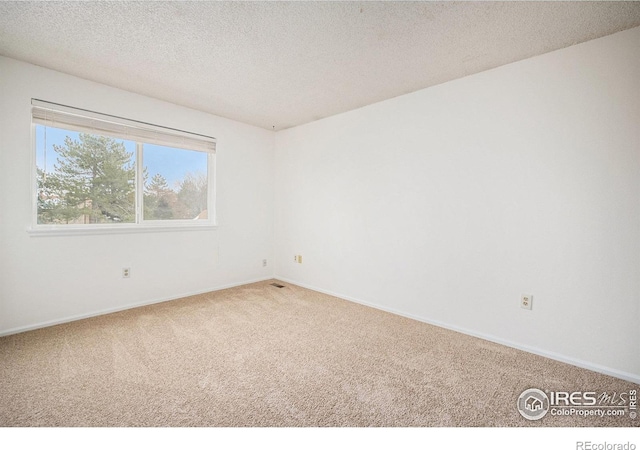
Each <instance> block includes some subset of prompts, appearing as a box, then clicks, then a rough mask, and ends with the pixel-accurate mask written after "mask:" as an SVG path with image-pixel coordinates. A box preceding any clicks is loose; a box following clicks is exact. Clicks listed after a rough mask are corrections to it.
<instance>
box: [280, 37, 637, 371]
mask: <svg viewBox="0 0 640 450" xmlns="http://www.w3.org/2000/svg"><path fill="white" fill-rule="evenodd" d="M425 70H428V68H425ZM275 180H276V184H275V198H276V208H275V221H276V222H275V223H276V227H275V230H276V239H275V246H276V276H277V277H278V278H280V279H284V280H288V281H291V282H294V283H298V284H301V285H303V286H307V287H312V288H315V289H318V290H321V291H325V292H330V293H334V294H337V295H339V296H341V297H343V298H348V299H352V300H356V301H360V302H364V303H368V304H371V305H375V306H378V307H380V308H383V309H387V310H392V311H396V312H399V313H401V314H405V315H408V316H412V317H416V318H420V319H422V320H425V321H429V322H432V323H438V324H442V325H444V326H447V327H450V328H453V329H458V330H464V331H466V332H468V333H471V334H475V335H478V336H483V337H486V338H489V339H492V340H494V341H498V342H503V343H507V344H509V345H513V346H516V347H519V348H524V349H528V350H531V351H534V352H537V353H540V354H545V355H548V356H552V357H554V358H557V359H560V360H564V361H569V362H572V363H575V364H577V365H581V366H583V367H589V368H592V369H596V370H599V371H602V372H605V373H610V374H614V375H616V376H619V377H622V378H627V379H630V380H635V381H637V382H640V346H639V343H640V333H639V329H640V28H635V29H632V30H628V31H625V32H621V33H618V34H615V35H612V36H609V37H605V38H602V39H598V40H594V41H590V42H587V43H584V44H580V45H576V46H573V47H570V48H567V49H564V50H560V51H556V52H553V53H549V54H546V55H542V56H539V57H535V58H532V59H528V60H525V61H521V62H518V63H515V64H510V65H507V66H503V67H500V68H497V69H494V70H490V71H487V72H483V73H480V74H477V75H473V76H469V77H466V78H463V79H459V80H456V81H452V82H449V83H445V84H442V85H439V86H435V87H432V88H429V89H425V90H422V91H419V92H416V93H413V94H409V95H405V96H402V97H398V98H395V99H392V100H388V101H385V102H381V103H378V104H375V105H371V106H368V107H365V108H362V109H359V110H356V111H352V112H348V113H345V114H341V115H338V116H334V117H331V118H328V119H324V120H321V121H317V122H314V123H311V124H307V125H304V126H300V127H296V128H293V129H289V130H285V131H282V132H279V133H277V135H276V164H275ZM294 254H302V255H303V264H296V263H294V262H293V255H294ZM521 293H531V294H533V296H534V301H533V310H532V311H527V310H524V309H521V308H520V305H519V297H520V294H521Z"/></svg>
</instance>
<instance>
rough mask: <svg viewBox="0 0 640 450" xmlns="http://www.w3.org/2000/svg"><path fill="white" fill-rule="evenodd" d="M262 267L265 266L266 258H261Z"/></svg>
mask: <svg viewBox="0 0 640 450" xmlns="http://www.w3.org/2000/svg"><path fill="white" fill-rule="evenodd" d="M262 267H267V260H266V259H263V260H262Z"/></svg>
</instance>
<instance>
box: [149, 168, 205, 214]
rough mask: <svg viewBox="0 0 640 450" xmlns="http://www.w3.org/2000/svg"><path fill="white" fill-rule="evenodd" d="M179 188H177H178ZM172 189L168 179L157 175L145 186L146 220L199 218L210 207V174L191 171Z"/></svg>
mask: <svg viewBox="0 0 640 450" xmlns="http://www.w3.org/2000/svg"><path fill="white" fill-rule="evenodd" d="M176 190H177V191H176ZM176 190H174V189H171V188H170V187H169V185H168V183H167V180H166V179H165V178H164V177H163V176H162V175H160V174H155V175H154V176H153V177H152V178H151V181H150V182H149V183H147V184H146V185H145V192H144V218H145V219H146V220H168V219H188V220H191V219H195V218H197V217H199V216H201V213H202V212H203V211H205V210H206V209H207V176H206V175H205V174H202V173H197V174H191V173H187V174H186V175H185V177H184V178H183V179H182V180H181V181H179V182H178V183H177V184H176Z"/></svg>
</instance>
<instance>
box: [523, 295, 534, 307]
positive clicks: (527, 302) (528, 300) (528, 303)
mask: <svg viewBox="0 0 640 450" xmlns="http://www.w3.org/2000/svg"><path fill="white" fill-rule="evenodd" d="M520 307H521V308H524V309H531V308H532V307H533V295H531V294H522V295H520Z"/></svg>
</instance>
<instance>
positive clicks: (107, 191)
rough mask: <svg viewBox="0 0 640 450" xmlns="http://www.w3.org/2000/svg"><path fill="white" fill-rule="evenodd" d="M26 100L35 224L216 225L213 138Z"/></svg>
mask: <svg viewBox="0 0 640 450" xmlns="http://www.w3.org/2000/svg"><path fill="white" fill-rule="evenodd" d="M32 105H33V107H32V113H33V114H32V118H33V127H34V133H35V139H34V144H35V185H36V189H35V191H36V195H35V197H36V198H35V207H34V216H35V224H36V228H38V227H40V228H47V227H49V228H52V227H55V228H60V227H65V228H83V229H86V228H87V227H94V228H96V227H103V228H110V227H118V226H126V225H128V226H130V227H135V226H139V225H149V226H158V225H160V226H167V225H169V226H171V225H180V226H184V225H193V226H199V225H202V224H210V225H211V224H213V223H214V217H215V215H214V198H213V197H214V189H213V182H214V180H213V174H214V158H215V139H214V138H211V137H208V136H202V135H198V134H193V133H187V132H184V131H180V130H175V129H169V128H164V127H160V126H157V125H151V124H147V123H143V122H136V121H132V120H128V119H124V118H120V117H114V116H109V115H104V114H99V113H96V112H92V111H86V110H79V109H75V108H70V107H68V106H62V105H57V104H51V103H47V102H42V101H39V100H33V101H32Z"/></svg>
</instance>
